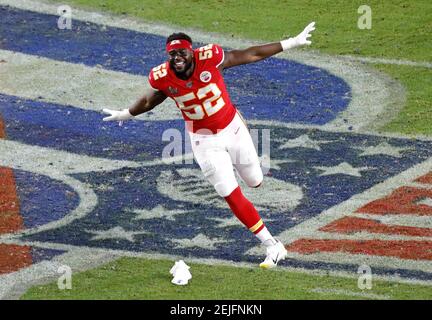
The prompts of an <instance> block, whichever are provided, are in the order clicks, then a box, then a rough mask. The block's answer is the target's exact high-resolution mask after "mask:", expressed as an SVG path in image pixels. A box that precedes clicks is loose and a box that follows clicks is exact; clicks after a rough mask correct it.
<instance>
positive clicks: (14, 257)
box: [0, 244, 32, 274]
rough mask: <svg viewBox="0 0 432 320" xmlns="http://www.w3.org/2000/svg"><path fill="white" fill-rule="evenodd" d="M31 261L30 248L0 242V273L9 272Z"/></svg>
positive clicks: (25, 265)
mask: <svg viewBox="0 0 432 320" xmlns="http://www.w3.org/2000/svg"><path fill="white" fill-rule="evenodd" d="M31 263H32V256H31V248H30V247H27V246H18V245H13V244H0V274H5V273H11V272H14V271H17V270H19V269H21V268H25V267H28V266H29V265H31Z"/></svg>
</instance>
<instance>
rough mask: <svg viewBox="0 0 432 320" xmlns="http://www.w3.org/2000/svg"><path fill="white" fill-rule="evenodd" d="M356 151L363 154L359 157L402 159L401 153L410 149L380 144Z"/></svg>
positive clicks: (385, 143) (384, 143)
mask: <svg viewBox="0 0 432 320" xmlns="http://www.w3.org/2000/svg"><path fill="white" fill-rule="evenodd" d="M356 149H358V150H363V152H362V153H361V154H360V157H363V156H373V155H387V156H392V157H396V158H401V157H402V155H401V152H404V151H407V150H411V149H410V148H401V147H395V146H392V145H391V144H389V143H387V142H381V143H380V144H379V145H377V146H371V147H361V148H356Z"/></svg>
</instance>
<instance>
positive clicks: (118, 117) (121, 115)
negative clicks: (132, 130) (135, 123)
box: [102, 109, 134, 121]
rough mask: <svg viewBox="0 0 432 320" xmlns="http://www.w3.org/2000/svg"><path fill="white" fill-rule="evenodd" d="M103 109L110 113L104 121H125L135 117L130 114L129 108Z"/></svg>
mask: <svg viewBox="0 0 432 320" xmlns="http://www.w3.org/2000/svg"><path fill="white" fill-rule="evenodd" d="M102 111H103V112H105V113H106V114H109V115H110V116H109V117H105V118H103V119H102V120H103V121H125V120H129V119H131V118H133V117H134V116H133V115H131V114H130V112H129V109H123V110H121V111H118V110H111V109H103V110H102Z"/></svg>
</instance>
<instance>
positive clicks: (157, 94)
mask: <svg viewBox="0 0 432 320" xmlns="http://www.w3.org/2000/svg"><path fill="white" fill-rule="evenodd" d="M314 25H315V23H314V22H312V23H310V24H309V25H308V26H307V27H306V28H305V29H304V30H303V31H302V32H301V33H300V34H299V35H297V36H296V37H292V38H289V39H286V40H282V41H280V42H275V43H269V44H264V45H258V46H253V47H249V48H247V49H243V50H230V51H226V52H225V51H224V50H223V49H222V47H221V46H219V45H217V44H209V45H206V46H204V47H201V48H197V49H193V47H192V39H191V38H190V37H189V36H188V35H186V34H184V33H174V34H172V35H170V36H169V37H168V38H167V41H166V53H167V55H168V60H167V61H166V62H164V63H162V64H161V65H159V66H157V67H155V68H153V69H152V70H151V71H150V75H149V82H150V86H151V89H149V91H148V92H146V93H145V94H144V95H143V96H142V97H141V98H140V99H139V100H138V101H137V102H136V103H135V104H134V105H133V106H131V107H130V108H128V109H124V110H121V111H117V110H110V109H104V110H103V111H104V112H105V113H107V114H109V115H110V116H108V117H105V118H104V119H103V120H104V121H124V120H128V119H131V118H133V117H134V116H137V115H139V114H142V113H144V112H147V111H150V110H152V109H153V108H154V107H156V106H157V105H158V104H160V103H162V102H163V101H164V100H165V99H166V98H167V97H170V98H172V99H173V100H174V101H175V103H176V105H177V107H178V108H179V109H180V111H181V113H182V115H183V118H184V120H185V121H186V127H187V129H188V132H189V136H190V139H191V145H192V151H193V154H194V157H195V159H196V161H197V163H198V164H199V166H200V168H201V170H202V172H203V174H204V176H205V178H206V179H207V180H208V181H209V182H210V183H211V184H212V185H213V186H214V188H215V190H216V192H217V193H218V194H219V196H221V197H223V198H224V199H225V200H226V202H227V203H228V205H229V207H230V208H231V210H232V212H233V213H234V215H235V216H236V217H237V218H238V219H239V220H240V221H241V222H242V223H243V224H244V225H245V226H246V227H247V228H248V229H249V230H250V231H251V232H252V233H254V234H255V235H256V236H257V238H258V239H259V240H260V241H261V242H262V243H263V244H264V246H266V248H267V249H266V251H267V256H266V258H265V260H264V261H263V262H262V263H261V264H260V267H262V268H273V267H275V266H276V265H277V264H278V262H279V261H280V260H282V259H284V258H285V257H286V255H287V251H286V249H285V247H284V245H283V244H282V243H281V242H280V241H279V240H276V239H275V238H273V236H272V235H271V234H270V232H269V230H268V229H267V228H266V226H265V225H264V222H263V221H262V219H261V217H260V215H259V213H258V212H257V210H256V209H255V207H254V205H253V204H252V203H251V202H250V201H249V200H248V199H247V198H246V197H245V196H244V195H243V193H242V191H241V189H240V187H239V185H238V182H237V179H236V176H235V173H234V170H233V169H234V168H235V169H236V171H237V172H238V174H239V175H240V177H241V178H242V179H243V180H244V181H245V182H246V184H247V185H248V186H249V187H252V188H257V187H259V186H260V185H261V184H262V181H263V174H262V170H261V166H260V161H259V158H258V155H257V152H256V150H255V147H254V144H253V142H252V138H251V136H250V134H249V131H248V128H247V127H246V124H245V122H244V120H243V119H242V117H241V116H240V114H239V112H238V111H237V110H236V108H235V106H234V105H233V104H232V102H231V99H230V97H229V95H228V92H227V90H226V87H225V83H224V79H223V76H222V71H223V70H224V69H227V68H231V67H234V66H238V65H242V64H246V63H252V62H256V61H260V60H262V59H265V58H267V57H270V56H273V55H275V54H277V53H279V52H281V51H283V50H288V49H291V48H294V47H298V46H302V45H310V44H311V41H310V40H309V37H310V36H311V34H310V33H311V32H312V31H313V30H315V27H314Z"/></svg>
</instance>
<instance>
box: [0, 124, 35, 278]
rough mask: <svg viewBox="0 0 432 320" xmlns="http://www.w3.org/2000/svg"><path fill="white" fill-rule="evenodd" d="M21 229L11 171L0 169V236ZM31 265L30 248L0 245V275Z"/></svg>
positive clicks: (0, 128)
mask: <svg viewBox="0 0 432 320" xmlns="http://www.w3.org/2000/svg"><path fill="white" fill-rule="evenodd" d="M4 138H6V132H5V126H4V123H3V120H2V118H1V116H0V139H4ZM23 227H24V224H23V220H22V217H21V215H20V206H19V198H18V195H17V192H16V183H15V176H14V173H13V170H12V169H10V168H3V167H0V234H5V233H12V232H16V231H19V230H21V229H23ZM31 264H32V256H31V248H30V247H27V246H17V245H6V244H0V274H2V273H10V272H14V271H17V270H19V269H21V268H24V267H27V266H29V265H31Z"/></svg>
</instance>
